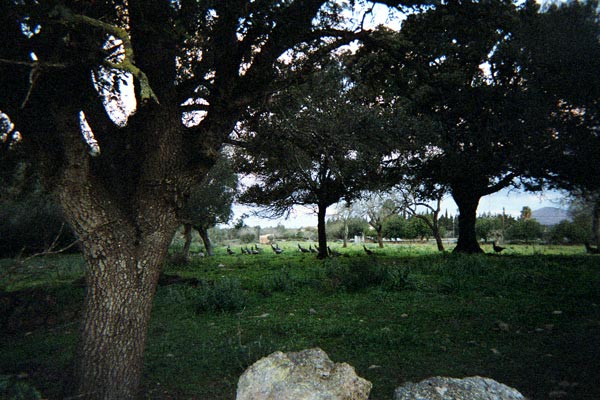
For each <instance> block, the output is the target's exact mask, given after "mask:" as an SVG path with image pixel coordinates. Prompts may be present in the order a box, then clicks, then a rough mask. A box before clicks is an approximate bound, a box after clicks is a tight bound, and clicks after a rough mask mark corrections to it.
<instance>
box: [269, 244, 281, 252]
mask: <svg viewBox="0 0 600 400" xmlns="http://www.w3.org/2000/svg"><path fill="white" fill-rule="evenodd" d="M271 248H272V249H273V252H274V253H275V254H281V253H283V249H280V248H279V246H278V245H276V246H274V245H271Z"/></svg>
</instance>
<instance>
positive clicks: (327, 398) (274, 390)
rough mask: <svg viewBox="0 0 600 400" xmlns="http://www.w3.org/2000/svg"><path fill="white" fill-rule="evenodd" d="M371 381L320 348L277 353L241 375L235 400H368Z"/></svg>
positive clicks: (261, 360) (263, 359)
mask: <svg viewBox="0 0 600 400" xmlns="http://www.w3.org/2000/svg"><path fill="white" fill-rule="evenodd" d="M371 386H372V385H371V382H369V381H367V380H365V379H363V378H361V377H359V376H358V375H356V372H355V371H354V368H353V367H352V366H350V365H348V364H346V363H334V362H332V361H331V360H330V359H329V357H328V356H327V354H326V353H325V352H324V351H323V350H321V349H319V348H314V349H308V350H302V351H300V352H296V353H282V352H280V351H278V352H275V353H273V354H271V355H269V356H268V357H265V358H262V359H260V360H258V361H257V362H255V363H254V364H253V365H251V366H250V367H249V368H248V369H247V370H246V371H245V372H244V373H243V374H242V376H241V377H240V380H239V382H238V388H237V396H236V400H366V399H367V398H368V397H369V392H370V391H371Z"/></svg>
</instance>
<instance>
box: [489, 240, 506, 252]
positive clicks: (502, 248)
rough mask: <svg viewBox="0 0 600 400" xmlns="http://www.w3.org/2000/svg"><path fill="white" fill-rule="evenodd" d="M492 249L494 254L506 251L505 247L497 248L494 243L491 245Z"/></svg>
mask: <svg viewBox="0 0 600 400" xmlns="http://www.w3.org/2000/svg"><path fill="white" fill-rule="evenodd" d="M492 248H493V249H494V251H495V252H496V253H500V252H501V251H502V250H506V247H502V246H498V245H497V244H496V242H494V244H493V245H492Z"/></svg>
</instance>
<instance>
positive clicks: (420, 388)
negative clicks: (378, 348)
mask: <svg viewBox="0 0 600 400" xmlns="http://www.w3.org/2000/svg"><path fill="white" fill-rule="evenodd" d="M422 399H427V400H526V399H525V397H524V396H523V395H522V394H521V393H519V392H518V391H517V390H516V389H513V388H511V387H508V386H506V385H503V384H501V383H498V382H496V381H495V380H493V379H489V378H482V377H480V376H473V377H469V378H464V379H456V378H446V377H440V376H436V377H433V378H429V379H426V380H424V381H421V382H419V383H412V382H409V383H406V384H404V385H403V386H400V387H399V388H397V389H396V391H395V392H394V400H422Z"/></svg>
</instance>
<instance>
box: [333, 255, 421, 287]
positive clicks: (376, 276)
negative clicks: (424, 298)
mask: <svg viewBox="0 0 600 400" xmlns="http://www.w3.org/2000/svg"><path fill="white" fill-rule="evenodd" d="M322 287H323V288H324V289H326V290H334V291H338V290H340V291H349V292H354V291H358V290H362V289H366V288H369V287H380V288H382V289H386V290H401V289H408V288H412V287H414V285H413V284H412V283H411V282H410V279H409V272H408V271H407V270H401V269H400V268H399V267H397V266H395V265H382V264H381V263H379V262H378V261H377V260H369V261H365V260H350V261H338V260H332V261H331V263H330V264H328V265H327V266H326V267H325V279H324V280H323V281H322Z"/></svg>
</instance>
